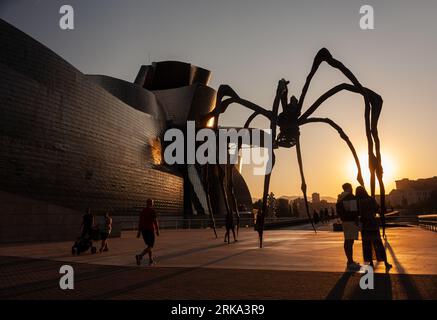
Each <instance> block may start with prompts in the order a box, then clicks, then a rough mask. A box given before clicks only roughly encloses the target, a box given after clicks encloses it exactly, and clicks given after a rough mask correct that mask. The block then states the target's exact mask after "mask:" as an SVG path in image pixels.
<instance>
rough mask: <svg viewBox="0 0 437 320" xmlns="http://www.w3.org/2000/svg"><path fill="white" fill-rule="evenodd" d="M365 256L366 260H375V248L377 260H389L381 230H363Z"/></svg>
mask: <svg viewBox="0 0 437 320" xmlns="http://www.w3.org/2000/svg"><path fill="white" fill-rule="evenodd" d="M361 238H362V244H363V258H364V261H365V262H372V261H373V253H372V250H375V254H376V260H378V261H384V262H385V261H387V255H386V253H385V247H384V244H383V243H382V240H381V235H380V234H379V230H362V231H361Z"/></svg>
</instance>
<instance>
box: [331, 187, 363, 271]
mask: <svg viewBox="0 0 437 320" xmlns="http://www.w3.org/2000/svg"><path fill="white" fill-rule="evenodd" d="M342 188H343V192H342V193H341V194H340V195H339V197H338V200H337V204H336V209H337V214H338V215H339V217H340V220H341V223H342V227H343V234H344V253H345V255H346V258H347V264H346V267H347V269H350V270H356V269H359V268H360V265H359V264H358V263H356V262H355V261H354V259H353V247H354V241H355V240H358V232H359V225H358V208H357V201H356V199H355V196H354V194H353V190H352V185H351V184H350V183H345V184H343V186H342Z"/></svg>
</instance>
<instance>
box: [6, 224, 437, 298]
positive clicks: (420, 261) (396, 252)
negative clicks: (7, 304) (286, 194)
mask: <svg viewBox="0 0 437 320" xmlns="http://www.w3.org/2000/svg"><path fill="white" fill-rule="evenodd" d="M329 228H330V227H329V226H327V225H325V226H323V227H321V228H319V232H318V233H317V234H315V233H314V232H313V231H311V230H309V228H308V227H307V226H306V227H305V226H304V227H293V228H290V229H288V230H271V231H270V230H269V231H266V232H265V242H264V248H262V249H259V248H258V238H257V234H256V233H255V232H254V231H253V230H251V229H241V230H240V235H239V241H238V242H237V243H232V244H229V245H228V244H225V243H223V233H224V231H223V230H219V239H215V237H214V236H213V232H212V231H211V230H162V233H161V236H160V237H159V238H157V246H156V251H155V252H156V255H157V261H158V264H157V265H156V266H153V267H147V266H145V265H143V266H141V267H138V266H136V264H135V261H134V255H135V254H136V253H137V252H139V251H140V250H141V249H142V247H143V243H142V240H140V239H136V238H135V233H133V232H126V233H124V234H123V236H122V238H118V239H111V240H110V251H109V252H107V253H103V254H96V255H91V254H89V253H86V254H83V255H81V256H79V257H73V256H71V254H70V248H71V245H72V243H70V242H61V243H45V244H26V245H7V246H6V245H3V246H1V247H0V299H411V298H414V299H436V298H437V256H436V254H435V253H436V252H435V251H436V250H437V249H436V248H437V235H436V234H435V233H433V232H431V231H427V230H422V229H419V228H417V227H399V228H388V229H387V242H386V247H387V252H388V257H389V260H390V261H391V263H392V264H393V266H394V268H393V269H392V270H391V271H390V274H385V270H384V268H383V266H381V265H379V266H377V268H376V270H375V271H376V274H375V290H368V291H363V290H361V289H360V288H359V285H358V283H359V280H360V277H361V276H362V274H359V273H345V272H344V271H345V270H344V269H345V258H344V254H343V244H342V233H336V232H331V231H329ZM320 229H321V230H320ZM355 258H356V260H358V261H362V256H361V242H360V241H357V242H356V244H355ZM63 264H70V265H72V266H73V267H74V270H75V289H74V290H71V291H63V290H60V289H59V286H58V281H59V277H60V275H59V268H60V266H61V265H63Z"/></svg>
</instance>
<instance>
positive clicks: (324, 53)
mask: <svg viewBox="0 0 437 320" xmlns="http://www.w3.org/2000/svg"><path fill="white" fill-rule="evenodd" d="M324 61H325V62H326V63H328V64H329V65H330V66H331V67H333V68H336V69H338V70H339V71H341V72H342V73H343V74H344V75H345V76H346V77H347V78H348V79H349V80H350V81H351V82H352V84H353V85H354V86H355V87H356V88H357V89H358V90H359V91H360V92H361V93H362V94H363V97H364V102H365V112H364V118H365V123H366V137H367V148H368V154H369V171H370V189H371V194H372V196H375V171H376V168H375V157H376V156H375V154H374V153H373V140H372V132H371V131H372V128H371V105H370V102H369V97H368V91H367V90H364V88H363V86H362V85H361V83H360V82H359V81H358V79H357V78H356V77H355V76H354V74H353V73H352V72H351V71H350V70H349V69H348V68H346V67H345V65H344V64H343V63H341V62H340V61H338V60H336V59H334V58H333V57H332V55H331V53H330V52H329V51H328V49H326V48H322V49H320V50H319V52H318V53H317V55H316V57H315V58H314V62H313V65H312V67H311V71H310V73H309V74H308V76H307V79H306V81H305V84H304V86H303V88H302V93H301V95H300V98H299V107H300V108H302V105H303V102H304V100H305V96H306V93H307V91H308V88H309V85H310V82H311V80H312V78H313V77H314V74H315V73H316V71H317V69H318V68H319V66H320V64H321V63H322V62H324Z"/></svg>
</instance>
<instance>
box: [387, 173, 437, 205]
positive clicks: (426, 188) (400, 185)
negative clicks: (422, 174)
mask: <svg viewBox="0 0 437 320" xmlns="http://www.w3.org/2000/svg"><path fill="white" fill-rule="evenodd" d="M433 190H437V177H432V178H427V179H418V180H410V179H402V180H397V181H396V189H394V190H392V191H391V192H390V193H389V195H388V197H387V200H388V201H387V202H388V204H389V205H390V206H393V207H400V206H407V205H410V204H414V203H418V202H422V201H425V200H427V199H429V198H430V196H431V192H432V191H433Z"/></svg>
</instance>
